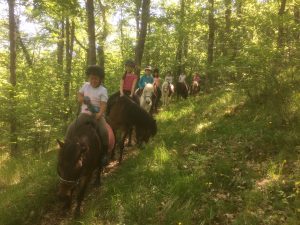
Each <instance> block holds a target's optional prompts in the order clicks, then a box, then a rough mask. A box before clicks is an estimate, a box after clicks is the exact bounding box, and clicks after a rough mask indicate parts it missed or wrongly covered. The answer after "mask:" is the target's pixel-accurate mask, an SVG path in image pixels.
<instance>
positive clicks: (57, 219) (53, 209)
mask: <svg viewBox="0 0 300 225" xmlns="http://www.w3.org/2000/svg"><path fill="white" fill-rule="evenodd" d="M137 154H138V151H137V149H136V148H133V147H130V148H129V147H128V148H126V149H125V151H124V156H123V161H125V160H127V159H128V158H130V157H132V156H133V155H137ZM119 166H120V164H119V163H118V161H117V160H114V161H111V162H110V163H109V165H108V166H107V167H106V168H105V170H104V172H103V174H102V175H101V178H104V179H103V180H102V185H105V177H107V176H109V175H110V174H112V173H113V172H114V171H115V170H117V169H118V168H119ZM99 188H100V190H101V186H100V187H99ZM95 192H99V189H97V190H96V189H95V188H93V187H92V186H91V185H90V187H89V188H88V190H87V192H86V195H85V198H84V200H83V203H82V208H83V209H85V204H84V202H85V201H88V199H89V196H91V195H93V194H95ZM75 196H76V195H75ZM74 199H75V198H74V196H73V202H72V209H71V211H70V212H68V213H65V214H64V213H63V210H62V206H63V204H62V203H61V202H59V200H57V201H56V202H54V203H49V207H47V208H46V209H45V213H44V214H43V216H42V218H41V219H40V221H39V222H38V223H37V224H38V225H66V224H69V223H70V222H71V221H73V212H74V208H75V203H76V202H75V200H74Z"/></svg>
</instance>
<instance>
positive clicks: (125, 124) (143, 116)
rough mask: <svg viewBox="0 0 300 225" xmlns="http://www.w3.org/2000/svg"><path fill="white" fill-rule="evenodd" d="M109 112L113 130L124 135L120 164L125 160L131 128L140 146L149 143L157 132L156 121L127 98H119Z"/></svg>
mask: <svg viewBox="0 0 300 225" xmlns="http://www.w3.org/2000/svg"><path fill="white" fill-rule="evenodd" d="M107 112H108V114H107V115H108V118H109V121H110V124H111V126H112V128H113V130H114V131H117V130H121V131H122V133H123V134H122V136H121V140H120V157H119V162H121V161H122V158H123V152H124V142H125V138H126V136H127V135H128V132H129V130H130V128H132V127H134V128H135V133H136V140H137V144H138V145H142V144H143V143H147V142H148V141H149V139H150V137H153V136H154V135H155V134H156V132H157V126H156V121H155V120H154V119H153V118H152V116H150V114H149V113H147V112H146V111H145V110H144V109H142V108H141V107H140V106H139V105H137V104H136V103H134V102H133V101H132V100H131V99H130V98H129V97H127V96H122V97H119V98H118V99H117V101H116V102H115V104H112V105H110V106H109V109H107Z"/></svg>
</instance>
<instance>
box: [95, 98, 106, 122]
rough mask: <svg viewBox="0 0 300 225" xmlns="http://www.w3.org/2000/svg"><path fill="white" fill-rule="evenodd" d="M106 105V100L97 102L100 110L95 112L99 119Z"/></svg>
mask: <svg viewBox="0 0 300 225" xmlns="http://www.w3.org/2000/svg"><path fill="white" fill-rule="evenodd" d="M106 105H107V104H106V102H103V101H101V102H100V104H99V107H100V112H98V113H97V114H96V118H97V119H100V118H101V117H102V116H104V114H105V111H106Z"/></svg>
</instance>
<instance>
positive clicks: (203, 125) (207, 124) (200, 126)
mask: <svg viewBox="0 0 300 225" xmlns="http://www.w3.org/2000/svg"><path fill="white" fill-rule="evenodd" d="M211 124H212V122H203V123H199V124H198V125H197V126H196V129H195V133H200V132H201V131H202V130H204V129H205V128H208V127H210V125H211Z"/></svg>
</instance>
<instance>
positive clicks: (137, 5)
mask: <svg viewBox="0 0 300 225" xmlns="http://www.w3.org/2000/svg"><path fill="white" fill-rule="evenodd" d="M141 5H142V0H135V24H136V40H138V38H139V35H140V22H141V15H140V11H141Z"/></svg>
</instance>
